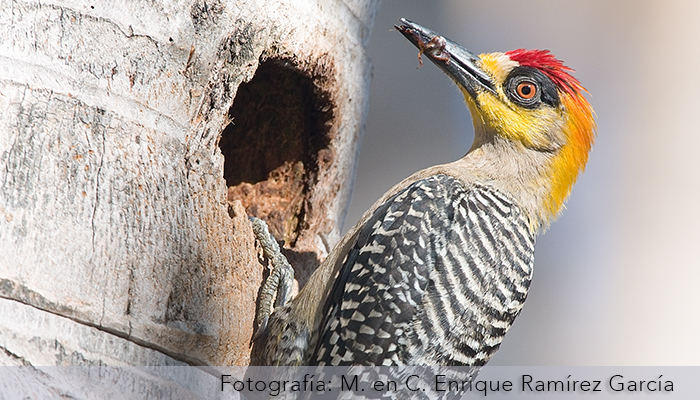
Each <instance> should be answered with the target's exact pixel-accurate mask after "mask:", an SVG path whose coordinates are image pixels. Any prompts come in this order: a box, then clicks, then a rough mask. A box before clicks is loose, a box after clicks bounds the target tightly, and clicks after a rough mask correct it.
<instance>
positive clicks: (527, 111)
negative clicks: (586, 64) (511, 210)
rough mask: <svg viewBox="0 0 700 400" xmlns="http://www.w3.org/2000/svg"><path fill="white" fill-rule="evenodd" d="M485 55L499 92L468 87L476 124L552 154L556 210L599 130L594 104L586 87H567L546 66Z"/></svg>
mask: <svg viewBox="0 0 700 400" xmlns="http://www.w3.org/2000/svg"><path fill="white" fill-rule="evenodd" d="M479 60H480V65H479V68H480V69H481V70H482V71H483V72H485V73H486V74H488V75H489V76H490V77H491V79H492V82H493V86H494V89H495V90H494V91H495V93H494V92H492V91H490V90H487V89H484V88H482V89H481V90H478V91H477V93H476V95H475V97H472V95H470V94H469V93H468V92H467V91H466V90H463V92H464V97H465V99H466V100H467V104H468V106H469V108H470V111H471V112H472V117H473V119H474V125H475V129H476V130H477V132H478V133H481V134H486V135H498V136H500V137H502V138H505V139H507V140H510V141H513V142H519V143H522V144H523V145H524V146H525V147H527V148H530V149H534V150H538V151H542V152H547V153H551V154H552V156H553V157H552V162H551V166H550V171H549V175H548V177H549V179H551V182H552V193H551V198H550V199H549V201H548V204H545V207H547V209H548V210H549V211H550V214H551V215H556V213H557V212H558V211H559V210H560V208H561V206H562V205H563V203H564V201H565V200H566V197H568V195H569V192H570V191H571V187H572V186H573V184H574V182H575V181H576V177H577V176H578V174H579V172H580V171H581V170H583V168H584V166H585V165H586V162H587V161H588V152H589V151H590V148H591V145H592V143H593V136H594V132H595V122H594V120H593V113H592V110H591V107H590V105H589V104H588V102H587V101H586V100H585V98H584V97H583V95H582V93H580V91H574V90H561V88H560V87H557V86H556V84H555V83H554V82H553V81H552V80H551V79H549V78H548V77H547V76H546V75H545V74H544V73H542V72H541V71H539V70H537V69H536V68H529V67H521V66H520V65H519V64H518V63H517V62H515V61H513V60H511V59H510V57H508V55H506V54H504V53H490V54H482V55H480V56H479ZM580 89H581V90H583V88H580Z"/></svg>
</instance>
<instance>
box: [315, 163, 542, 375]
mask: <svg viewBox="0 0 700 400" xmlns="http://www.w3.org/2000/svg"><path fill="white" fill-rule="evenodd" d="M534 241H535V238H534V233H533V232H531V231H530V229H529V228H528V221H527V218H526V217H525V215H524V214H523V213H522V212H521V211H520V209H519V208H518V207H516V206H515V205H514V204H513V203H512V202H511V201H509V200H508V198H507V197H505V196H504V195H503V194H501V193H499V192H498V191H496V190H494V189H492V188H490V187H487V186H478V185H475V186H470V187H465V186H464V185H462V183H461V182H460V181H458V180H457V179H455V178H453V177H450V176H447V175H437V176H433V177H429V178H426V179H422V180H420V181H417V182H415V183H413V184H412V185H410V186H408V187H407V188H406V189H404V190H402V191H401V192H399V193H398V194H396V195H395V196H393V197H392V198H390V199H389V200H388V201H387V202H385V203H384V204H383V205H382V206H380V207H379V208H377V209H376V210H375V212H374V213H373V215H372V217H371V218H370V219H369V220H368V222H367V224H366V225H365V226H364V227H363V228H362V230H361V231H360V232H359V234H358V237H357V241H356V243H355V246H354V247H353V248H352V249H351V251H350V252H349V253H348V255H347V257H346V259H345V261H344V263H343V265H342V267H341V269H340V272H339V275H338V278H337V280H336V282H335V286H334V288H333V291H332V292H331V295H330V296H329V298H328V299H327V300H326V305H325V308H324V310H325V316H326V317H325V320H324V322H323V323H322V325H321V332H320V334H319V339H318V342H317V345H316V348H315V351H314V353H313V354H312V357H311V358H310V360H309V361H310V362H311V363H313V364H316V363H317V364H320V365H483V364H485V363H486V361H488V359H489V358H490V357H491V355H493V353H494V352H495V351H496V350H497V349H498V347H499V345H500V343H501V341H502V339H503V336H504V335H505V333H506V331H507V330H508V328H509V327H510V326H511V324H512V322H513V320H514V319H515V317H516V316H517V315H518V314H519V312H520V309H521V307H522V305H523V303H524V301H525V298H526V296H527V290H528V287H529V284H530V278H531V275H532V266H533V258H534Z"/></svg>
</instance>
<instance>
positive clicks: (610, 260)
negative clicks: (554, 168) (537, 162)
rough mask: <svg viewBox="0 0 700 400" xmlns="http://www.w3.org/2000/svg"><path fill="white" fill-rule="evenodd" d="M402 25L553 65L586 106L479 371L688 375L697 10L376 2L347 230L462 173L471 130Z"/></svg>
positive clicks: (698, 177) (696, 326)
mask: <svg viewBox="0 0 700 400" xmlns="http://www.w3.org/2000/svg"><path fill="white" fill-rule="evenodd" d="M400 17H405V18H408V19H410V20H413V21H415V22H417V23H419V24H421V25H424V26H426V27H428V28H431V29H433V30H436V31H438V32H440V33H441V34H443V35H444V36H447V37H449V38H451V39H453V40H455V41H456V42H458V43H460V44H462V45H464V46H465V47H467V48H468V49H470V50H472V51H474V52H476V53H483V52H492V51H508V50H512V49H516V48H541V49H549V50H551V51H552V52H553V53H554V54H555V55H556V56H557V57H558V58H560V59H562V60H564V62H565V63H566V64H567V65H568V66H570V67H573V68H574V69H576V73H575V76H576V77H577V78H578V79H579V80H580V81H581V82H582V83H583V85H584V86H586V87H587V88H588V90H589V91H590V93H591V96H590V97H589V100H590V101H591V104H592V105H593V108H594V109H595V111H596V113H597V122H598V138H597V142H596V145H595V147H594V148H593V151H592V153H591V156H590V160H589V163H588V167H587V169H586V172H585V173H584V174H583V175H582V176H581V177H580V178H579V181H578V183H577V184H576V186H575V187H574V190H573V193H572V196H571V198H570V200H569V202H568V206H567V210H566V211H565V212H564V214H563V215H562V216H561V217H560V218H559V220H558V221H557V222H555V223H554V224H553V225H552V227H551V228H550V229H549V231H547V232H546V233H545V234H544V235H543V236H540V237H539V238H538V241H537V252H536V258H535V274H534V279H533V283H532V286H531V289H530V295H529V298H528V301H527V303H526V304H525V308H524V310H523V312H522V314H521V315H520V317H519V318H518V319H517V320H516V322H515V325H514V326H513V328H512V329H511V330H510V332H509V334H508V335H507V337H506V339H505V341H504V343H503V345H502V347H501V350H500V352H499V353H498V354H497V355H496V356H495V357H494V359H493V360H492V362H491V363H490V364H491V365H700V290H699V289H700V202H699V198H700V155H699V154H698V152H699V151H700V124H699V123H698V122H697V120H698V116H699V115H700V107H698V106H699V105H700V71H699V70H700V23H699V22H698V21H700V3H698V2H694V1H678V0H671V1H668V0H664V1H661V0H657V1H650V0H626V1H619V0H594V1H591V0H588V1H579V2H574V1H561V0H537V1H514V0H513V1H504V0H491V1H465V0H451V1H450V0H441V1H418V0H385V1H384V2H383V4H382V7H381V9H380V11H379V14H378V16H377V19H376V22H375V25H374V31H373V33H372V38H371V42H370V46H369V52H370V56H371V58H372V63H373V66H374V76H373V82H372V86H371V89H370V110H369V116H368V120H367V126H366V130H365V134H364V138H363V141H362V147H361V150H360V155H359V159H358V167H357V174H356V180H355V186H354V191H353V197H352V201H351V205H350V211H349V213H348V217H347V219H346V223H345V229H346V230H347V229H348V228H349V227H350V226H352V225H353V224H354V223H355V222H356V221H357V220H358V219H359V217H360V215H361V214H362V212H364V210H366V209H367V208H369V207H370V206H371V204H372V203H373V202H374V201H375V200H376V199H377V198H378V197H379V196H381V194H382V193H383V192H384V191H386V190H387V189H388V188H390V187H391V186H392V185H393V184H395V183H397V182H399V181H400V180H401V179H403V178H405V177H406V176H408V175H410V174H411V173H413V172H415V171H417V170H419V169H422V168H425V167H428V166H431V165H434V164H441V163H446V162H450V161H453V160H455V159H457V158H460V157H461V156H462V155H464V153H465V152H466V151H467V150H468V148H469V146H470V144H471V141H472V138H473V130H472V125H471V117H470V116H469V113H468V111H467V109H466V107H465V106H464V102H463V99H462V97H461V94H460V93H459V92H458V90H457V89H456V88H455V87H454V85H453V84H452V83H451V81H450V80H449V79H448V78H447V77H446V76H444V75H443V74H442V73H441V72H440V71H439V70H438V69H437V68H436V67H435V66H433V65H432V64H431V63H429V62H427V61H426V63H425V65H424V66H423V67H422V68H420V69H416V67H417V66H418V60H417V54H418V52H417V50H416V48H415V47H414V46H413V45H411V44H410V43H409V42H408V41H407V40H406V39H404V37H403V36H402V35H401V34H399V33H398V32H396V31H395V30H394V29H393V25H394V24H395V23H397V21H398V19H399V18H400Z"/></svg>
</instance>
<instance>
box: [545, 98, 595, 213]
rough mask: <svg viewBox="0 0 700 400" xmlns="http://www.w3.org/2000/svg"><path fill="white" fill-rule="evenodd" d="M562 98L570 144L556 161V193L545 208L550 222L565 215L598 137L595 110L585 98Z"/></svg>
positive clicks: (554, 190)
mask: <svg viewBox="0 0 700 400" xmlns="http://www.w3.org/2000/svg"><path fill="white" fill-rule="evenodd" d="M560 96H561V102H562V106H563V109H564V110H565V111H564V126H563V127H562V132H563V133H564V136H565V138H566V143H565V144H564V145H563V146H562V147H561V149H560V150H559V151H558V152H557V155H556V156H555V157H554V159H553V160H552V166H551V173H552V190H551V195H550V198H549V202H548V203H547V204H545V207H546V208H547V210H548V214H549V216H550V218H554V217H556V216H557V214H558V213H559V211H561V209H562V206H563V205H564V202H565V201H566V199H567V198H568V197H569V194H570V193H571V188H572V187H573V186H574V183H576V178H577V177H578V175H579V173H580V172H583V170H584V169H585V167H586V163H587V162H588V153H589V152H590V150H591V146H593V142H594V141H595V134H596V123H595V120H594V119H593V109H592V108H591V106H590V104H589V103H588V101H586V99H585V98H584V97H583V95H582V94H581V93H574V94H568V93H560Z"/></svg>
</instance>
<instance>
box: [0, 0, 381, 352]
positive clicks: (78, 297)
mask: <svg viewBox="0 0 700 400" xmlns="http://www.w3.org/2000/svg"><path fill="white" fill-rule="evenodd" d="M378 1H379V0H328V1H314V0H275V1H271V0H257V1H252V0H249V1H238V2H233V1H229V2H223V1H220V0H208V1H205V0H194V1H192V0H183V1H178V2H164V3H162V4H161V3H160V2H141V1H134V0H131V1H126V2H85V1H78V0H63V1H55V2H51V1H49V2H48V3H47V2H44V1H42V2H33V1H21V0H20V1H12V0H0V5H1V6H0V113H1V116H0V345H1V346H2V347H3V349H2V350H3V351H2V352H0V365H1V364H4V365H22V364H24V365H95V364H107V365H183V364H185V365H186V364H193V365H247V363H248V361H249V352H250V341H251V336H252V334H253V324H254V315H255V300H256V296H257V293H258V288H259V286H260V283H261V280H262V278H263V274H264V267H263V265H262V264H261V261H260V260H259V257H258V251H257V250H256V247H255V242H254V238H253V235H252V231H251V228H250V225H249V222H248V219H247V214H251V215H257V216H260V217H263V218H265V219H267V220H268V222H269V224H270V226H271V228H272V230H273V232H274V234H275V235H276V236H277V237H278V239H279V240H281V241H284V243H285V249H286V250H285V251H287V254H288V256H289V258H290V259H291V261H292V264H296V266H298V267H300V268H299V270H298V271H297V274H298V276H299V280H300V283H302V284H303V281H304V280H305V278H306V276H307V275H308V272H309V270H310V269H312V268H313V267H314V266H316V265H317V264H318V263H319V262H320V260H321V259H322V258H323V257H324V256H325V255H326V254H327V252H328V251H329V250H330V247H331V246H332V245H333V244H334V243H335V242H336V241H337V239H338V236H339V226H340V222H341V221H342V219H343V216H344V212H345V209H346V205H347V202H348V197H349V190H350V184H351V178H352V170H353V163H354V159H355V152H356V147H357V140H358V137H359V136H360V133H361V130H362V125H363V122H364V119H365V114H366V107H367V86H368V80H369V70H370V69H369V63H368V60H367V57H366V55H365V46H366V44H367V40H368V36H369V32H370V29H371V25H372V21H373V17H374V14H375V11H376V7H377V6H378V4H377V3H378Z"/></svg>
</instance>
